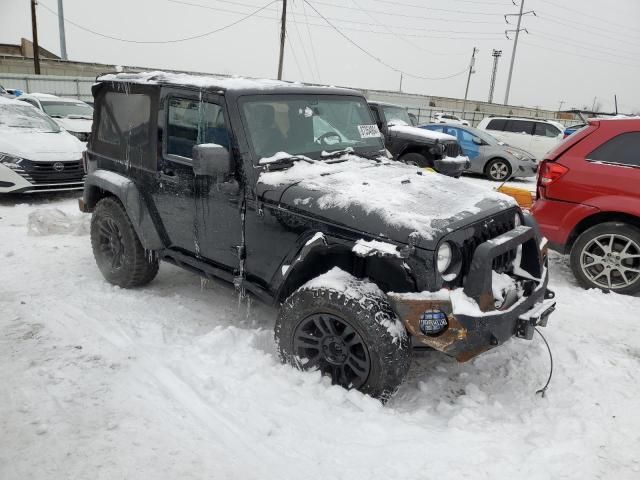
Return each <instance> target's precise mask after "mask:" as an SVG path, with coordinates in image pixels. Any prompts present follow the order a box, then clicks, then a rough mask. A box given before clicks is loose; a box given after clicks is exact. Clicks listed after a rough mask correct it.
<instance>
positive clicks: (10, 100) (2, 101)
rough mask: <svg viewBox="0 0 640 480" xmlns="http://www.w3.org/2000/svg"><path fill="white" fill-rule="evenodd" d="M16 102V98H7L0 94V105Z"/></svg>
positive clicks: (14, 103)
mask: <svg viewBox="0 0 640 480" xmlns="http://www.w3.org/2000/svg"><path fill="white" fill-rule="evenodd" d="M17 103H18V101H17V100H14V99H13V98H7V97H2V96H0V105H16V104H17Z"/></svg>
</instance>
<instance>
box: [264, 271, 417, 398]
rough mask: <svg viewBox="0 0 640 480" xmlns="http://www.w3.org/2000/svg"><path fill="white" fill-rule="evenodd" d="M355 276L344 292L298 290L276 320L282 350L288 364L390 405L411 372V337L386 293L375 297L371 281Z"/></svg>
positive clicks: (280, 352)
mask: <svg viewBox="0 0 640 480" xmlns="http://www.w3.org/2000/svg"><path fill="white" fill-rule="evenodd" d="M351 278H352V280H351V281H350V282H349V285H348V288H347V287H346V286H345V290H344V291H337V290H335V289H333V288H327V287H315V288H305V287H303V288H300V289H298V290H297V291H295V292H294V293H293V294H292V295H291V296H290V297H289V298H288V299H287V300H286V301H285V302H284V304H283V305H282V308H281V310H280V314H279V316H278V319H277V321H276V325H275V339H276V343H277V345H278V351H279V354H280V358H281V360H282V361H283V362H285V363H289V364H291V365H293V366H295V367H297V368H299V369H301V370H320V371H321V372H322V374H324V375H328V376H329V377H331V379H332V382H333V383H334V384H338V385H341V386H342V387H344V388H347V389H350V388H356V389H358V390H360V391H361V392H363V393H366V394H368V395H371V396H372V397H374V398H378V399H380V400H381V401H382V402H386V401H387V400H388V399H389V398H390V397H391V396H392V395H393V394H394V393H395V392H396V390H397V389H398V387H399V386H400V384H401V383H402V381H403V379H404V377H405V375H406V373H407V370H408V369H409V364H410V362H411V349H410V339H409V336H408V335H407V332H406V330H405V329H404V326H403V325H402V324H401V323H400V320H399V319H398V318H397V316H396V314H395V312H394V311H393V309H392V308H391V306H390V305H389V303H388V302H387V301H386V300H385V299H384V298H383V296H381V295H384V294H382V292H380V294H381V295H376V294H372V293H371V292H370V290H371V288H370V287H371V286H372V284H371V283H369V282H366V281H362V280H357V279H356V278H355V277H351ZM359 286H365V288H364V289H363V288H359ZM367 286H368V287H369V288H366V287H367ZM376 288H377V287H376ZM362 292H365V293H362Z"/></svg>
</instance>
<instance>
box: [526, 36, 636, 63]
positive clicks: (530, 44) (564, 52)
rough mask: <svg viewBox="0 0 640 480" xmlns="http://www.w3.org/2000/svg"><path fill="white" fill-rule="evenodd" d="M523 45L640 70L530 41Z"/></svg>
mask: <svg viewBox="0 0 640 480" xmlns="http://www.w3.org/2000/svg"><path fill="white" fill-rule="evenodd" d="M522 43H523V44H525V45H528V46H529V47H534V48H540V49H543V50H545V51H546V52H547V53H562V54H564V55H570V56H573V57H580V58H586V59H589V60H594V61H597V62H606V63H613V64H615V65H622V66H624V67H632V68H640V65H637V64H636V65H633V64H630V63H621V62H614V61H612V60H607V59H605V58H594V57H593V56H592V55H581V54H579V53H575V52H569V51H567V50H561V49H558V48H556V47H554V48H549V47H548V46H545V45H538V44H535V43H530V42H529V41H523V42H522Z"/></svg>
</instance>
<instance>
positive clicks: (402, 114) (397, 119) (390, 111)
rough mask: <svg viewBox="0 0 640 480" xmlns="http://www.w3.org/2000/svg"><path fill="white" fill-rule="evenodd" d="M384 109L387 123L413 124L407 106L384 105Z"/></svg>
mask: <svg viewBox="0 0 640 480" xmlns="http://www.w3.org/2000/svg"><path fill="white" fill-rule="evenodd" d="M382 110H383V111H384V118H385V119H386V120H387V125H391V124H393V125H412V123H411V118H410V117H409V112H407V109H406V108H402V107H391V106H388V105H384V106H383V107H382Z"/></svg>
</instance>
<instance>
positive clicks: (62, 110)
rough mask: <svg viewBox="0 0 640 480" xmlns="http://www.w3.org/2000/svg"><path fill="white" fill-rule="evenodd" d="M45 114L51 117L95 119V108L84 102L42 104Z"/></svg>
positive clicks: (47, 102)
mask: <svg viewBox="0 0 640 480" xmlns="http://www.w3.org/2000/svg"><path fill="white" fill-rule="evenodd" d="M40 103H41V104H42V109H43V110H44V112H45V113H46V114H47V115H49V116H51V117H81V118H93V108H91V107H90V106H89V105H87V104H86V103H84V102H49V101H46V102H42V101H41V102H40Z"/></svg>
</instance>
